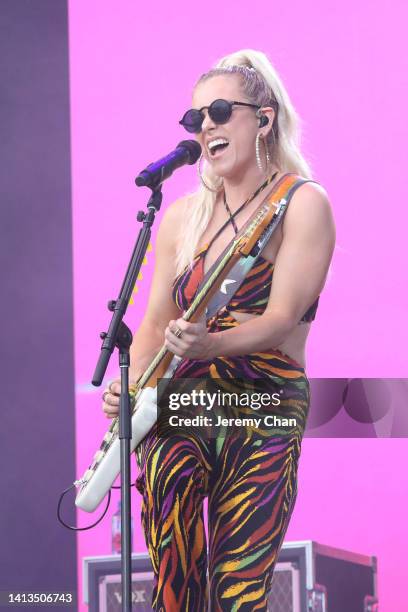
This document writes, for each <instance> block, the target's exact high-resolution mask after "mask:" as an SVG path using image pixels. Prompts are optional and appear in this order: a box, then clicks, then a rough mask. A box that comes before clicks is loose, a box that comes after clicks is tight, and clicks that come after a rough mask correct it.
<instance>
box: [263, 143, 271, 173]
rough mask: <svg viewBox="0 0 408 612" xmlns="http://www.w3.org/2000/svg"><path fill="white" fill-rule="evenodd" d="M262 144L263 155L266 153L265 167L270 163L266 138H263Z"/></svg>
mask: <svg viewBox="0 0 408 612" xmlns="http://www.w3.org/2000/svg"><path fill="white" fill-rule="evenodd" d="M263 143H264V146H265V155H266V167H268V166H269V164H270V163H271V158H270V155H269V147H268V143H267V142H266V138H264V141H263Z"/></svg>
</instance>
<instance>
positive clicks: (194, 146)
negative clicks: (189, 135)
mask: <svg viewBox="0 0 408 612" xmlns="http://www.w3.org/2000/svg"><path fill="white" fill-rule="evenodd" d="M179 147H183V148H184V149H187V151H188V153H189V160H188V163H189V164H190V165H192V164H195V163H196V161H197V160H198V158H199V157H200V155H201V145H200V143H198V142H197V141H196V140H182V141H181V142H179V143H178V145H177V148H179Z"/></svg>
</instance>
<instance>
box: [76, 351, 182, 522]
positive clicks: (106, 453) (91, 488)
mask: <svg viewBox="0 0 408 612" xmlns="http://www.w3.org/2000/svg"><path fill="white" fill-rule="evenodd" d="M179 361H180V357H177V356H174V357H173V359H172V361H171V363H170V365H169V367H168V368H167V370H166V373H165V374H164V376H163V378H169V379H170V378H171V376H172V375H173V372H174V370H175V369H176V367H177V365H178V362H179ZM156 421H157V387H144V388H143V389H141V390H140V391H139V394H138V395H137V399H136V405H135V409H134V412H133V415H132V440H131V443H130V450H131V452H133V451H134V450H135V448H136V447H137V446H138V444H139V443H140V442H141V441H142V440H143V438H144V437H145V436H146V434H147V433H148V432H149V430H150V429H151V428H152V427H153V425H154V424H155V422H156ZM107 435H108V434H107ZM106 438H107V436H105V438H104V440H106ZM109 438H110V443H109V445H108V447H107V449H106V450H104V449H103V445H102V447H101V450H99V451H98V452H97V453H96V455H95V457H94V460H93V463H92V465H91V466H90V467H89V469H88V470H87V471H86V472H85V474H84V475H83V477H82V478H81V479H80V480H77V481H76V482H75V484H76V485H77V486H79V487H80V488H79V491H78V493H77V496H76V499H75V505H76V506H77V507H78V508H81V510H85V511H86V512H93V511H94V510H95V509H96V508H97V507H98V506H99V504H100V503H101V501H102V499H103V498H104V497H105V495H106V494H107V493H108V491H109V489H110V488H111V486H112V485H113V483H114V482H115V480H116V478H117V477H118V475H119V473H120V440H119V436H118V434H117V433H116V434H109V435H108V439H109Z"/></svg>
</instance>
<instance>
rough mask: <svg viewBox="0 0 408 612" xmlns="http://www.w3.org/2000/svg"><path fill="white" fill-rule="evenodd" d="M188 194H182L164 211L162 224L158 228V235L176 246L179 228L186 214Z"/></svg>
mask: <svg viewBox="0 0 408 612" xmlns="http://www.w3.org/2000/svg"><path fill="white" fill-rule="evenodd" d="M187 200H188V196H182V197H181V198H178V199H177V200H175V201H174V202H172V203H171V204H170V205H169V206H167V208H166V210H165V211H164V213H163V216H162V219H161V222H160V226H159V229H158V237H159V239H160V240H162V241H166V243H167V244H168V245H169V246H170V245H172V246H174V245H175V244H176V241H177V236H178V232H177V228H180V227H181V223H182V220H183V218H184V217H185V214H186V209H187Z"/></svg>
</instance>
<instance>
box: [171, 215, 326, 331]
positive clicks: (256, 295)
mask: <svg viewBox="0 0 408 612" xmlns="http://www.w3.org/2000/svg"><path fill="white" fill-rule="evenodd" d="M228 223H230V219H228V220H227V221H226V223H224V225H223V226H222V227H221V228H220V229H219V230H218V232H217V233H216V234H215V236H213V238H212V239H211V241H210V242H208V243H207V244H205V245H204V246H203V247H202V248H201V249H200V250H199V251H198V252H197V253H196V254H195V256H194V259H193V262H192V265H191V267H190V266H189V265H187V266H186V267H185V268H184V270H182V272H181V273H180V274H179V275H178V276H176V278H175V279H174V281H173V287H172V298H173V301H174V303H175V304H176V305H177V306H178V308H180V309H181V310H187V309H188V308H189V306H190V305H191V303H192V301H193V299H194V297H195V294H196V293H197V289H198V286H199V285H200V283H201V281H202V279H203V277H204V258H205V255H206V253H207V251H208V249H209V248H210V246H211V245H212V243H213V242H214V240H215V239H216V238H218V236H219V235H220V233H221V232H222V230H223V229H224V228H225V227H226V226H227V225H228ZM273 269H274V264H273V263H270V262H269V261H267V260H266V259H264V258H263V257H261V256H259V257H258V259H257V260H256V262H255V263H254V265H253V267H252V268H251V270H250V271H249V272H248V274H247V275H246V277H245V279H244V281H243V282H242V284H241V286H240V287H239V289H237V291H236V292H235V293H234V295H233V296H232V298H231V300H230V301H229V303H228V304H227V306H226V310H228V311H236V312H247V313H253V314H258V315H260V314H262V313H263V312H264V311H265V309H266V307H267V304H268V300H269V294H270V291H271V285H272V277H273ZM319 297H320V296H319ZM319 297H317V299H316V300H315V302H314V303H313V304H312V305H311V306H310V308H309V309H308V310H307V311H306V312H305V314H304V315H303V317H302V318H301V319H300V321H299V323H303V322H306V323H309V322H311V321H313V320H314V319H315V316H316V311H317V307H318V304H319Z"/></svg>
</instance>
